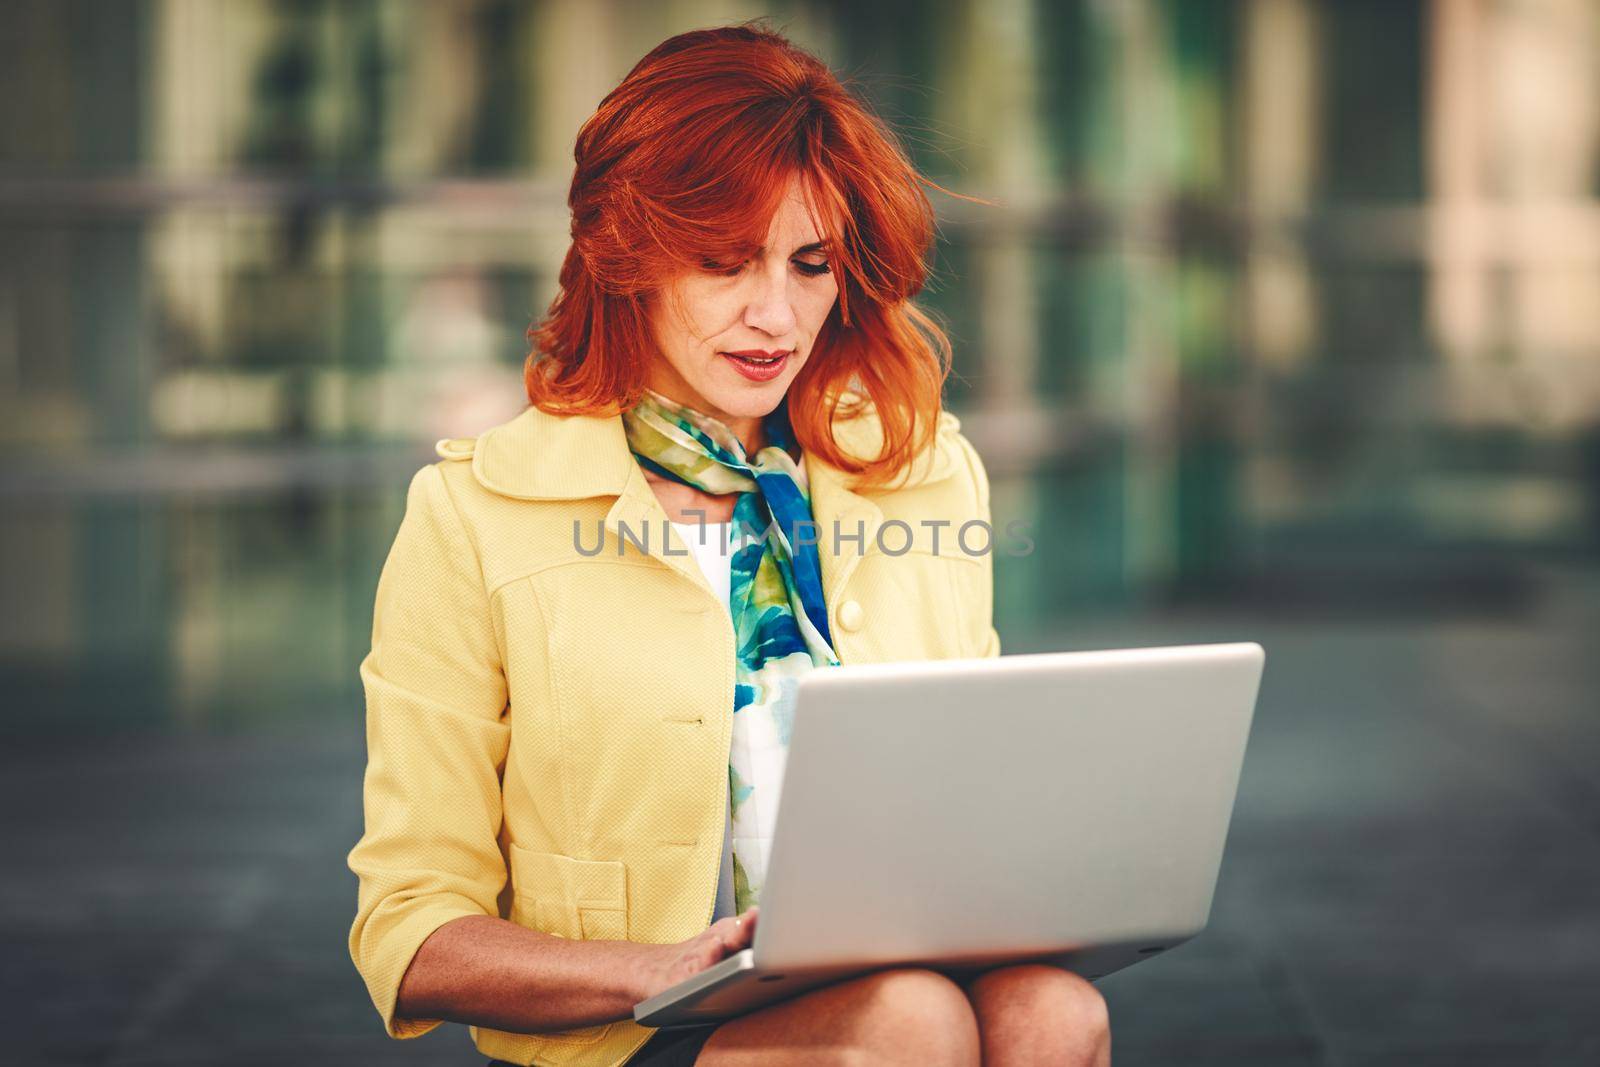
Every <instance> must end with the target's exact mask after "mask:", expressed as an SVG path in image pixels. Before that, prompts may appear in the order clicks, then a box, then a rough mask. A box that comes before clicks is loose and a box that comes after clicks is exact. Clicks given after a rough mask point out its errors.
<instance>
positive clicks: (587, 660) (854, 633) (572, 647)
mask: <svg viewBox="0 0 1600 1067" xmlns="http://www.w3.org/2000/svg"><path fill="white" fill-rule="evenodd" d="M959 428H960V423H959V422H958V421H957V419H956V418H955V416H953V415H951V414H949V413H948V412H946V413H944V414H943V415H942V417H941V420H940V424H939V431H938V434H937V438H936V445H935V447H934V448H932V449H930V450H929V451H927V452H925V453H923V454H922V455H921V456H919V457H918V461H917V462H916V463H915V464H913V466H912V469H911V472H910V475H909V477H908V478H907V479H905V480H904V484H897V485H896V486H895V487H894V488H892V489H880V490H866V489H863V490H862V491H861V492H859V493H858V492H856V491H854V489H853V488H852V481H853V479H852V476H851V475H849V474H847V473H846V472H843V471H841V470H839V469H838V468H836V467H832V466H830V465H828V464H825V463H823V462H821V461H820V460H818V459H817V458H816V457H815V456H811V455H808V456H807V457H806V472H807V477H808V479H809V485H810V492H811V503H812V513H813V517H814V518H815V520H816V522H817V525H818V539H819V545H818V551H819V553H820V557H821V566H822V576H823V591H824V596H825V600H826V603H827V605H828V608H829V611H830V613H831V615H830V627H831V629H832V631H833V638H834V650H835V652H836V653H837V654H838V656H839V659H840V661H841V662H842V663H845V664H850V663H868V662H879V661H888V660H912V659H948V658H955V657H967V656H996V655H999V653H1000V641H999V636H998V635H997V634H996V632H995V630H994V628H993V625H992V615H993V609H992V597H993V579H992V574H993V568H992V561H993V552H992V551H986V549H990V548H991V546H992V543H993V541H994V538H993V536H992V531H990V530H988V529H987V527H986V526H977V525H974V526H970V527H968V529H967V530H966V532H965V534H964V537H963V539H962V543H961V545H958V544H957V532H958V531H959V530H960V529H961V528H962V526H963V524H965V523H969V522H972V521H973V520H980V521H981V522H982V523H983V524H987V523H988V522H989V520H990V512H989V484H988V479H987V477H986V475H985V473H984V468H983V465H982V463H981V462H980V461H979V459H978V456H977V453H976V452H975V451H974V450H973V448H972V446H971V444H970V443H968V441H967V440H966V438H965V437H964V436H963V435H962V434H961V433H960V429H959ZM880 433H881V431H880V430H879V427H878V424H877V421H876V419H875V418H872V417H871V416H868V417H865V418H860V419H855V420H851V421H849V422H843V421H841V422H840V423H838V424H837V425H836V429H835V434H836V438H837V440H838V441H839V442H840V444H841V445H843V446H844V447H845V448H846V450H847V451H849V452H850V453H851V454H854V455H860V456H872V455H875V454H876V452H877V442H878V440H879V435H880ZM437 451H438V454H439V456H440V459H439V460H438V461H437V462H435V463H432V464H429V465H428V466H425V467H423V468H422V469H421V470H419V471H418V472H417V474H416V475H415V476H414V477H413V478H412V480H411V485H410V489H409V490H408V493H407V497H406V510H405V516H404V518H403V519H402V521H401V523H400V528H399V532H398V533H397V534H396V536H395V541H394V544H393V547H392V548H391V549H390V552H389V555H388V558H387V560H386V562H385V563H384V566H383V571H382V575H381V577H380V578H379V581H378V589H377V596H376V604H375V609H374V617H373V627H372V647H371V651H370V652H369V653H368V654H367V655H366V657H365V658H364V659H363V660H362V662H361V665H360V673H361V681H362V683H363V685H364V687H365V691H366V715H367V769H366V776H365V783H364V806H365V812H366V826H365V832H364V834H363V836H362V837H361V840H360V841H359V842H357V844H356V845H355V847H354V848H353V849H352V850H351V852H350V855H349V865H350V869H351V870H353V871H354V872H355V873H356V875H357V877H358V878H359V881H360V890H359V900H358V906H357V913H356V918H355V923H354V925H353V926H352V927H351V929H350V954H351V957H352V959H354V961H355V965H356V968H357V969H358V970H359V971H360V972H361V976H362V978H363V979H364V980H365V981H366V984H367V989H368V991H369V992H370V993H371V995H372V1000H373V1003H374V1004H375V1005H376V1007H377V1009H378V1012H379V1014H380V1015H381V1016H382V1017H383V1021H384V1025H385V1027H386V1029H387V1030H388V1032H389V1034H390V1036H392V1037H397V1038H407V1037H418V1036H420V1035H422V1034H425V1033H427V1032H428V1031H430V1030H432V1029H434V1028H435V1027H436V1026H438V1025H439V1023H440V1020H437V1019H408V1018H403V1017H401V1018H397V1017H396V1016H395V997H396V994H397V992H398V989H399V985H400V979H401V977H402V976H403V975H404V973H405V970H406V967H407V966H408V965H409V964H410V962H411V959H412V956H413V955H414V954H415V953H416V951H417V949H418V947H420V946H421V944H422V942H423V941H424V940H425V939H426V938H427V937H428V935H429V934H431V933H433V931H434V930H436V929H438V928H439V927H440V926H442V925H443V924H444V923H447V922H449V921H450V920H452V919H455V918H457V917H459V916H463V915H497V916H501V917H503V918H507V919H509V920H510V921H512V922H514V923H520V924H522V925H524V926H530V927H533V928H534V929H537V930H542V931H544V932H546V933H550V934H555V935H558V936H560V937H568V938H586V939H629V940H633V941H640V942H650V943H669V942H676V941H682V940H684V939H686V938H689V937H692V936H693V935H694V934H696V933H698V932H700V931H702V930H704V929H705V928H706V926H707V925H709V923H710V921H711V914H712V910H713V908H714V905H715V899H714V898H715V895H716V883H717V876H718V872H719V867H720V862H721V857H722V834H723V820H724V807H725V804H726V793H727V788H728V772H727V762H728V744H729V734H730V729H731V720H732V707H733V671H734V651H733V627H732V624H731V622H730V619H729V616H728V611H727V607H726V605H724V604H721V603H720V602H719V601H718V599H717V598H716V595H715V594H714V593H713V592H712V590H711V586H710V585H709V583H708V582H707V581H706V579H705V576H704V574H703V573H702V572H701V571H700V569H699V567H698V565H697V564H696V562H695V560H694V558H693V557H692V556H691V555H690V554H689V550H688V549H687V548H686V547H685V546H684V545H683V544H682V543H681V542H680V541H678V540H677V539H676V537H675V536H674V537H673V539H672V540H671V541H670V542H666V543H664V541H663V539H664V537H665V536H666V534H665V530H666V527H667V522H668V520H667V515H666V512H665V511H664V510H663V509H662V507H661V505H660V503H659V501H658V500H657V499H656V497H655V494H654V492H653V491H652V490H651V489H650V487H649V485H648V484H647V483H646V481H645V478H644V475H643V472H642V471H641V469H640V467H639V465H638V463H637V462H636V461H635V460H634V459H633V457H632V455H631V453H630V452H629V450H628V445H627V440H626V438H625V436H624V434H623V427H622V420H621V418H620V417H613V418H609V419H599V418H588V417H581V416H580V417H568V418H562V417H557V416H552V415H549V414H546V413H545V412H542V411H540V410H539V409H537V408H529V409H527V410H526V411H524V412H523V413H522V414H520V415H518V416H517V417H515V418H513V419H511V420H509V421H507V422H505V423H503V424H501V425H499V426H497V427H495V428H493V429H491V430H489V431H488V432H486V433H484V434H482V435H481V436H479V437H478V438H476V439H454V440H445V441H440V442H439V444H438V446H437ZM939 520H945V521H946V522H948V525H944V526H940V525H938V521H939ZM575 522H576V523H579V524H581V525H580V526H579V527H578V530H579V540H578V542H577V544H578V545H581V546H582V547H583V548H584V549H585V550H586V551H588V552H591V553H592V552H593V549H594V546H595V544H596V539H597V537H598V536H599V534H598V531H599V525H598V524H601V523H603V524H604V527H605V541H604V551H601V552H600V553H598V554H589V555H585V554H583V553H582V552H580V551H578V549H577V548H575V543H574V523H575ZM835 523H837V524H838V525H837V527H836V526H835V525H834V524H835ZM621 526H626V527H627V528H628V530H629V531H631V532H632V534H633V536H634V537H635V538H637V539H639V540H646V539H647V540H646V544H647V547H648V550H649V551H648V553H646V552H641V551H639V550H638V548H637V546H636V545H635V543H634V542H633V541H630V540H628V539H626V538H620V537H619V532H620V527H621ZM836 529H837V530H838V536H837V538H835V536H834V531H835V530H836ZM880 533H881V536H880ZM619 544H620V545H621V546H622V549H623V551H622V553H621V554H619V552H618V545H619ZM902 546H907V547H908V550H907V551H904V552H902V551H901V549H902ZM963 546H964V547H965V548H966V549H968V550H970V551H963ZM471 1030H472V1036H473V1039H474V1041H475V1042H476V1043H477V1047H478V1049H479V1050H480V1051H481V1052H483V1053H484V1054H485V1055H487V1056H491V1057H496V1058H499V1059H504V1060H509V1061H511V1062H514V1063H536V1064H551V1065H570V1067H589V1065H593V1067H609V1065H613V1064H619V1063H622V1062H624V1061H625V1060H627V1059H628V1057H630V1056H631V1055H632V1054H633V1053H634V1052H635V1051H636V1050H637V1049H638V1048H639V1046H640V1045H642V1044H643V1043H644V1042H645V1040H646V1039H647V1038H648V1037H649V1036H650V1034H651V1033H653V1032H654V1031H652V1030H651V1029H649V1028H646V1027H642V1026H639V1025H637V1024H636V1023H634V1022H633V1021H632V1020H631V1019H630V1020H621V1021H618V1022H613V1023H608V1024H603V1025H599V1026H591V1027H586V1028H583V1029H579V1030H572V1031H566V1032H564V1033H559V1034H515V1033H506V1032H502V1031H498V1030H491V1029H487V1028H484V1027H472V1028H471Z"/></svg>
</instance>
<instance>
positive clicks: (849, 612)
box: [839, 600, 867, 633]
mask: <svg viewBox="0 0 1600 1067" xmlns="http://www.w3.org/2000/svg"><path fill="white" fill-rule="evenodd" d="M866 619H867V613H866V612H865V611H862V610H861V605H860V604H858V603H857V602H856V601H854V600H846V601H845V602H844V603H843V604H840V605H839V625H840V626H842V627H844V628H845V629H846V630H849V631H850V632H851V633H855V632H856V631H857V630H859V629H861V624H862V623H863V622H865V621H866Z"/></svg>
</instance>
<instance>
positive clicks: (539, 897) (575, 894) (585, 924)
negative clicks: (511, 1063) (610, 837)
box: [509, 845, 628, 1046]
mask: <svg viewBox="0 0 1600 1067" xmlns="http://www.w3.org/2000/svg"><path fill="white" fill-rule="evenodd" d="M509 855H510V861H511V862H510V867H511V882H512V903H511V914H510V916H509V918H510V919H511V921H512V922H514V923H517V924H518V925H520V926H527V927H530V928H532V929H534V930H539V931H541V932H543V933H547V934H552V935H554V936H556V937H564V938H568V939H569V940H574V941H623V940H626V939H627V936H628V880H627V868H626V867H625V866H624V865H623V863H622V861H621V860H581V859H575V858H573V857H571V856H563V855H561V854H559V853H556V852H532V851H529V850H528V849H525V848H522V847H521V846H519V845H511V846H509ZM615 1025H616V1024H615V1023H602V1024H600V1025H598V1026H586V1027H582V1028H581V1029H577V1030H565V1031H562V1032H560V1033H555V1034H538V1035H532V1036H536V1037H537V1038H538V1039H539V1040H541V1041H550V1042H552V1043H554V1044H558V1045H561V1046H567V1045H574V1044H585V1045H586V1044H591V1043H593V1042H596V1041H599V1040H601V1039H602V1038H604V1037H605V1036H606V1035H607V1034H608V1033H610V1032H611V1029H612V1027H614V1026H615Z"/></svg>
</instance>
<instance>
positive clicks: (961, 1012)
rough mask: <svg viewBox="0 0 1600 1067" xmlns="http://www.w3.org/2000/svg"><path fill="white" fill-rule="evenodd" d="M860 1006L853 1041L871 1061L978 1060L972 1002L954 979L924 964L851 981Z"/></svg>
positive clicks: (959, 1066)
mask: <svg viewBox="0 0 1600 1067" xmlns="http://www.w3.org/2000/svg"><path fill="white" fill-rule="evenodd" d="M846 984H847V985H851V986H854V987H856V988H855V989H853V990H851V995H852V999H853V1000H854V1003H855V1004H856V1006H857V1011H855V1012H853V1013H852V1014H853V1016H854V1023H855V1030H854V1032H853V1033H852V1034H851V1035H850V1036H851V1045H852V1046H853V1048H854V1049H856V1050H857V1051H859V1052H860V1053H861V1056H860V1058H861V1060H862V1061H863V1062H867V1063H875V1064H876V1063H907V1064H912V1063H914V1064H928V1065H929V1067H938V1065H949V1067H967V1065H970V1064H976V1063H977V1062H978V1021H977V1018H976V1016H975V1015H974V1014H973V1010H972V1003H971V1002H970V1001H969V1000H968V999H967V996H966V994H965V993H964V992H963V991H962V989H961V987H960V986H958V985H957V984H956V983H955V982H952V981H951V980H950V979H949V978H946V977H945V976H944V975H942V974H939V973H938V972H937V971H930V970H926V969H924V968H920V967H898V968H894V969H892V970H887V971H879V972H877V973H876V974H870V975H866V976H864V977H862V978H857V979H854V980H853V981H852V982H849V983H846Z"/></svg>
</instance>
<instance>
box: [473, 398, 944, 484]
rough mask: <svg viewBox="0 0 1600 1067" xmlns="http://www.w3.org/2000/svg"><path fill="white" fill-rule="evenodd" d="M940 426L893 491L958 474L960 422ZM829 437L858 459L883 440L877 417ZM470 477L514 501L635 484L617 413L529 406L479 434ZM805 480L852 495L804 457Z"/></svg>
mask: <svg viewBox="0 0 1600 1067" xmlns="http://www.w3.org/2000/svg"><path fill="white" fill-rule="evenodd" d="M939 426H940V431H941V432H940V434H939V435H938V437H937V438H936V446H937V447H935V448H934V449H932V450H931V451H930V452H929V453H925V454H924V455H922V456H919V457H918V459H917V462H915V463H913V464H912V466H911V470H910V471H909V472H908V474H907V475H903V476H902V480H900V481H897V482H895V483H894V486H893V487H894V488H906V487H909V486H912V485H926V484H929V483H931V482H936V481H941V480H943V479H945V478H948V477H950V476H951V475H952V474H954V473H955V472H956V471H957V470H958V469H959V465H960V462H961V458H960V457H959V456H958V455H957V454H956V453H955V450H954V449H952V448H951V447H949V443H948V442H947V441H946V440H945V437H944V435H945V432H946V431H950V430H955V429H957V428H958V427H959V426H960V423H959V422H957V421H956V417H955V416H954V415H952V414H950V413H949V412H942V413H941V415H940V422H939ZM833 432H834V439H835V440H836V441H838V442H839V444H840V445H841V446H842V447H843V448H844V449H845V451H846V452H848V453H850V454H851V455H854V456H860V457H864V458H865V457H871V456H874V455H876V454H877V452H878V449H879V447H880V445H881V441H882V431H881V428H880V427H879V425H878V420H877V419H876V418H875V417H873V416H872V415H870V414H867V415H863V416H861V417H858V418H854V419H848V420H845V419H840V420H838V421H836V422H835V423H834V427H833ZM472 473H473V475H474V476H475V477H476V478H477V480H478V481H479V482H480V483H481V484H482V485H483V486H484V488H486V489H489V490H492V491H493V492H496V493H499V494H500V495H501V496H507V497H512V498H514V499H518V500H573V499H581V498H584V497H594V496H617V495H622V494H624V493H626V491H627V488H628V485H629V483H630V482H631V481H633V479H634V477H635V476H636V475H638V476H640V477H641V480H642V472H640V469H639V465H638V463H637V462H636V461H635V460H634V458H633V453H632V452H631V451H629V449H628V440H627V435H626V434H625V432H624V430H623V425H622V417H621V416H620V415H614V416H611V417H609V418H596V417H592V416H586V415H552V414H550V413H548V412H545V411H542V410H540V409H539V408H536V407H529V408H527V409H526V410H524V411H523V412H522V413H521V414H520V415H518V416H516V417H515V418H513V419H510V420H509V421H507V422H504V423H501V424H500V425H499V426H496V427H494V428H493V429H490V430H488V431H486V432H485V433H483V434H482V435H480V436H479V437H478V439H477V443H476V446H475V447H474V448H473V456H472ZM806 476H807V480H808V483H809V484H810V486H811V489H812V492H813V494H816V493H817V492H819V491H821V492H823V493H824V494H831V493H839V494H847V495H849V496H856V495H857V494H856V493H855V492H854V489H855V487H856V486H855V483H856V480H857V479H856V476H855V475H853V474H851V473H850V472H848V471H845V470H842V469H840V468H838V467H835V466H833V465H832V464H829V463H826V462H824V461H823V460H822V459H820V458H819V457H817V456H815V455H812V454H809V453H808V454H807V455H806Z"/></svg>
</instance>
